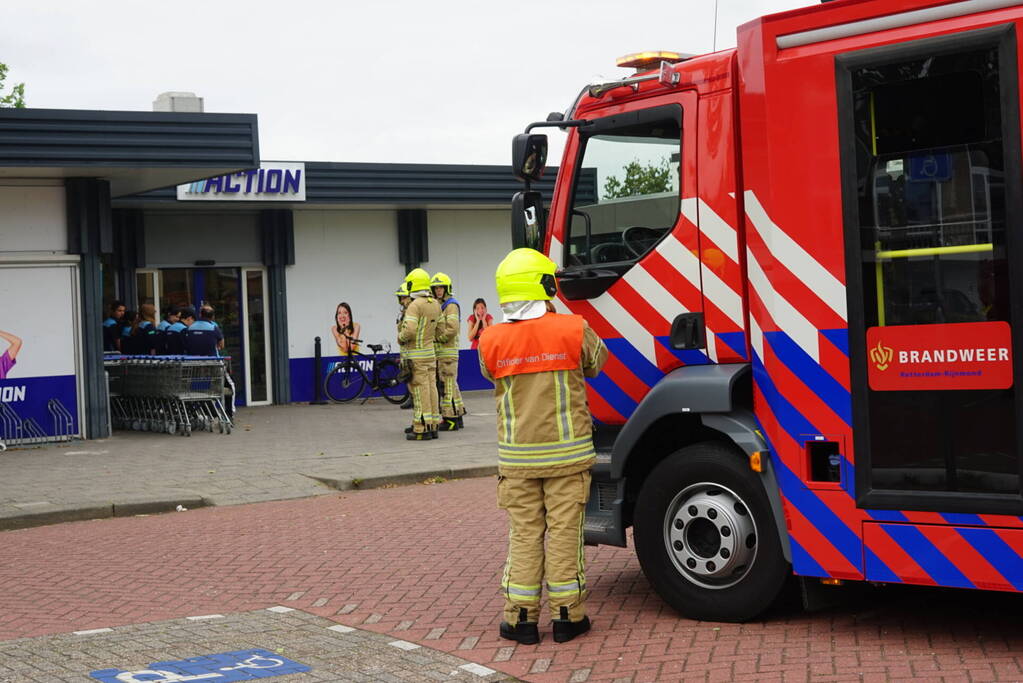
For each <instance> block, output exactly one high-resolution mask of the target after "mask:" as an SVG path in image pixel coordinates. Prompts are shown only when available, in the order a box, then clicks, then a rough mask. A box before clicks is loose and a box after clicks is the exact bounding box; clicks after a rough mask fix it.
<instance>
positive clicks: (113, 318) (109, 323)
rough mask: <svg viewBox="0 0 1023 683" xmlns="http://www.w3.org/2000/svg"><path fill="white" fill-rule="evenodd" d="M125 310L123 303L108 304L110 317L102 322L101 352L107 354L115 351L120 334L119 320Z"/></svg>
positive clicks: (113, 302)
mask: <svg viewBox="0 0 1023 683" xmlns="http://www.w3.org/2000/svg"><path fill="white" fill-rule="evenodd" d="M125 310H127V309H126V308H125V305H124V302H123V301H112V302H110V315H109V316H108V317H107V319H106V320H104V321H103V350H104V351H107V352H116V351H117V342H118V334H119V333H120V322H121V318H123V317H124V312H125Z"/></svg>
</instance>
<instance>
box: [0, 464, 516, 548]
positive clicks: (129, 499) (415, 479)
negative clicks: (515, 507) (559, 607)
mask: <svg viewBox="0 0 1023 683" xmlns="http://www.w3.org/2000/svg"><path fill="white" fill-rule="evenodd" d="M496 474H497V465H496V464H495V465H482V466H470V467H448V468H439V469H432V470H421V471H418V472H395V473H394V474H383V475H379V476H373V477H366V478H364V479H360V478H357V477H355V478H349V479H333V478H330V477H322V476H315V475H312V474H306V475H305V476H307V477H309V478H311V479H315V480H316V481H319V482H322V483H323V484H325V485H326V486H329V487H330V488H332V489H336V490H338V491H361V490H366V489H376V488H382V487H384V486H408V485H411V484H421V483H424V482H426V481H427V480H431V479H433V480H434V481H435V482H436V483H440V482H439V481H436V479H435V478H440V479H441V480H449V479H471V478H477V477H489V476H493V475H496ZM431 483H433V482H431ZM289 500H290V499H289ZM237 504H238V505H245V504H247V503H237ZM179 505H180V506H182V507H185V508H187V509H190V510H191V509H195V508H200V507H216V505H215V504H212V503H211V502H210V500H209V498H204V497H203V496H201V495H199V494H198V493H195V492H193V491H182V492H181V493H180V494H178V495H174V494H170V493H159V494H154V495H153V496H145V495H132V496H126V497H124V498H119V499H117V500H114V501H112V502H111V501H103V502H95V501H90V502H82V503H65V504H54V503H45V504H39V505H38V506H33V507H34V508H35V509H34V510H33V511H32V512H21V513H14V514H8V513H6V512H0V532H2V531H15V530H17V529H29V528H32V527H38V526H48V525H51V524H61V523H63V522H82V521H87V520H93V519H109V518H111V517H132V516H134V515H148V514H158V513H163V512H173V511H175V510H177V507H178V506H179Z"/></svg>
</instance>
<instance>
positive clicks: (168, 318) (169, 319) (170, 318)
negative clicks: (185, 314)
mask: <svg viewBox="0 0 1023 683" xmlns="http://www.w3.org/2000/svg"><path fill="white" fill-rule="evenodd" d="M177 321H178V307H177V306H171V307H170V309H169V310H168V311H167V313H166V315H164V316H163V320H161V321H160V323H159V324H158V325H157V326H156V329H157V331H159V332H166V331H167V328H168V327H170V326H171V325H173V324H174V323H176V322H177Z"/></svg>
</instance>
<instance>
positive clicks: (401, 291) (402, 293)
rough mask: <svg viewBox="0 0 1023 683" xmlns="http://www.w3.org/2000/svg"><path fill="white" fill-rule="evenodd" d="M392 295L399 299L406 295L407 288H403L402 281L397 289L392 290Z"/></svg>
mask: <svg viewBox="0 0 1023 683" xmlns="http://www.w3.org/2000/svg"><path fill="white" fill-rule="evenodd" d="M394 296H396V297H398V298H399V299H404V298H405V297H407V296H408V290H407V289H405V283H404V282H402V283H401V285H399V286H398V289H396V290H394Z"/></svg>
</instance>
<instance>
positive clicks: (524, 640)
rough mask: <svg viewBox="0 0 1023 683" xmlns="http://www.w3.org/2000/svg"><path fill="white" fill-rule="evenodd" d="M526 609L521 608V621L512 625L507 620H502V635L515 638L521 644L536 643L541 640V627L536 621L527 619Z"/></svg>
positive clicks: (510, 638)
mask: <svg viewBox="0 0 1023 683" xmlns="http://www.w3.org/2000/svg"><path fill="white" fill-rule="evenodd" d="M526 614H527V612H526V609H525V608H524V607H523V608H521V609H520V610H519V623H517V624H515V625H514V626H512V625H511V624H509V623H508V622H507V621H502V622H501V637H502V638H506V639H508V640H514V641H515V642H517V643H519V644H520V645H536V644H537V643H539V642H540V629H539V628H537V623H536V622H535V621H526Z"/></svg>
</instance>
